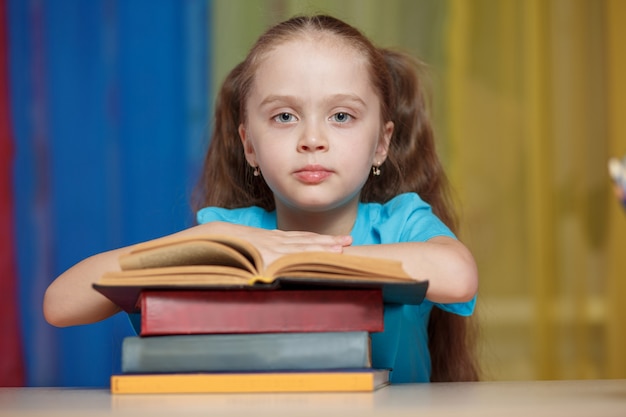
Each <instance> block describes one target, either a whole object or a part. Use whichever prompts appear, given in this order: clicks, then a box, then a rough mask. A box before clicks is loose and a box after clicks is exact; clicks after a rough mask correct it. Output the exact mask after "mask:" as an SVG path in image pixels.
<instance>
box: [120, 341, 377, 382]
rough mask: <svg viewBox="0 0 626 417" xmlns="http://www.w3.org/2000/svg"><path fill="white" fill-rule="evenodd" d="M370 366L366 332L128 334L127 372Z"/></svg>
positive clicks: (124, 368)
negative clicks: (147, 335)
mask: <svg viewBox="0 0 626 417" xmlns="http://www.w3.org/2000/svg"><path fill="white" fill-rule="evenodd" d="M368 367H371V348H370V339H369V333H367V332H328V333H264V334H237V335H178V336H156V337H139V336H128V337H126V338H125V339H124V341H123V343H122V372H124V373H155V372H225V371H228V372H237V371H270V370H304V369H310V370H312V369H341V368H343V369H349V368H368Z"/></svg>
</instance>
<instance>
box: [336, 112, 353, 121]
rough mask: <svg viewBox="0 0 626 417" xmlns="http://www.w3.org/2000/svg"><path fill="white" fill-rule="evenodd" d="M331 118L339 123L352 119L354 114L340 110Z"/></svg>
mask: <svg viewBox="0 0 626 417" xmlns="http://www.w3.org/2000/svg"><path fill="white" fill-rule="evenodd" d="M331 118H332V119H333V121H335V122H337V123H346V122H349V121H350V119H352V116H350V115H349V114H348V113H344V112H339V113H335V114H333V115H332V117H331Z"/></svg>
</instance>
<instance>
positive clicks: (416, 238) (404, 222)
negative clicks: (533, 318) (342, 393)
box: [44, 15, 478, 383]
mask: <svg viewBox="0 0 626 417" xmlns="http://www.w3.org/2000/svg"><path fill="white" fill-rule="evenodd" d="M417 68H418V67H417V65H416V63H415V62H414V61H413V60H412V59H410V58H409V57H407V56H405V55H403V54H400V53H397V52H392V51H390V50H384V49H378V48H376V47H374V46H373V45H372V43H371V42H370V41H369V40H368V39H367V38H365V37H364V36H363V35H362V34H361V33H360V32H359V31H358V30H357V29H355V28H353V27H351V26H349V25H348V24H346V23H344V22H342V21H340V20H337V19H335V18H332V17H329V16H323V15H321V16H312V17H296V18H293V19H290V20H288V21H285V22H283V23H280V24H278V25H276V26H275V27H273V28H271V29H269V30H268V31H267V32H266V33H265V34H263V35H262V36H261V37H260V38H259V39H258V41H257V42H256V44H255V45H254V46H253V47H252V49H251V51H250V53H249V54H248V56H247V58H246V59H245V60H244V61H243V62H242V63H240V64H239V65H238V66H237V67H235V68H234V69H233V70H232V71H231V73H230V74H229V75H228V76H227V78H226V80H225V81H224V83H223V86H222V88H221V91H220V92H219V96H218V100H217V104H216V113H215V119H216V120H215V128H214V131H213V135H212V140H211V144H210V147H209V150H208V153H207V156H206V160H205V163H204V169H203V175H202V178H201V181H200V184H199V187H198V193H197V206H198V207H203V208H201V209H200V210H199V211H198V214H197V219H198V223H199V225H197V226H195V227H192V228H190V229H187V230H184V231H182V232H180V233H179V234H186V235H189V234H200V233H203V234H204V233H217V234H233V235H237V236H239V237H243V238H245V239H247V240H249V241H250V242H252V243H253V244H255V245H256V246H257V247H258V248H259V250H260V251H261V253H262V255H263V258H264V260H265V261H266V262H268V263H269V262H272V261H273V260H275V259H276V258H278V257H280V256H281V255H283V254H285V253H289V252H294V251H320V250H322V251H332V252H343V253H351V254H356V255H364V256H372V257H379V258H392V259H397V260H400V261H401V262H402V265H403V267H404V269H405V270H406V272H407V273H409V275H411V276H412V277H414V278H415V279H427V280H429V282H430V285H429V289H428V292H427V300H426V301H425V302H424V303H422V304H421V305H419V306H403V305H389V306H386V307H385V331H384V332H382V333H376V334H373V335H372V351H373V366H374V367H379V368H391V369H392V370H393V371H392V374H391V381H392V382H395V383H397V382H418V381H419V382H427V381H460V380H476V379H477V369H476V366H475V364H474V361H473V357H472V355H471V349H470V348H469V345H468V344H467V342H468V338H467V337H466V336H467V335H466V322H465V320H464V318H463V317H462V316H469V315H471V314H472V312H473V309H474V303H475V296H476V291H477V281H478V278H477V271H476V265H475V263H474V259H473V257H472V255H471V254H470V252H469V251H468V250H467V248H466V247H465V246H464V245H463V244H461V243H460V242H459V241H458V240H456V238H455V237H454V234H453V233H452V231H451V229H454V226H455V225H454V218H453V214H452V210H451V208H450V206H449V203H448V200H447V194H446V192H447V191H446V180H445V176H444V173H443V171H442V168H441V165H440V162H439V160H438V158H437V155H436V153H435V147H434V139H433V133H432V128H431V125H430V121H429V120H428V117H427V113H426V100H425V97H424V93H423V91H422V88H421V85H420V83H419V79H418V76H417V72H416V70H417ZM431 207H432V210H431ZM433 212H434V213H433ZM437 216H438V217H437ZM130 249H131V248H130V247H129V248H122V249H118V250H114V251H110V252H106V253H102V254H98V255H95V256H93V257H91V258H88V259H86V260H84V261H82V262H80V263H79V264H77V265H75V266H74V267H72V268H71V269H69V270H68V271H66V272H65V273H64V274H62V275H61V276H59V277H58V278H57V279H56V280H55V281H54V282H53V283H52V284H51V285H50V287H49V288H48V290H47V292H46V295H45V298H44V314H45V316H46V319H47V320H48V321H49V322H50V323H51V324H54V325H57V326H67V325H76V324H83V323H90V322H94V321H97V320H102V319H104V318H106V317H109V316H110V315H112V314H114V313H116V312H117V311H119V310H118V308H117V307H116V306H115V305H113V304H112V303H111V302H110V301H108V300H107V299H105V298H104V297H102V296H101V295H99V294H98V293H97V292H96V291H94V290H93V289H92V288H91V284H92V283H93V282H94V281H95V280H97V279H98V278H99V276H100V275H102V273H103V272H105V271H109V270H117V269H119V266H118V264H117V258H118V256H119V255H120V254H122V253H125V252H127V251H129V250H130Z"/></svg>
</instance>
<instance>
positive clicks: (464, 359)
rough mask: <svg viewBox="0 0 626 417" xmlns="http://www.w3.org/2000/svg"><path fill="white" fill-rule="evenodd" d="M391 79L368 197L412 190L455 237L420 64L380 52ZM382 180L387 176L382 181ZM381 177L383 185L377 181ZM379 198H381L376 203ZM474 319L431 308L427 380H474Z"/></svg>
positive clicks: (475, 375) (446, 186) (455, 230)
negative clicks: (381, 156)
mask: <svg viewBox="0 0 626 417" xmlns="http://www.w3.org/2000/svg"><path fill="white" fill-rule="evenodd" d="M381 52H382V54H383V57H384V60H385V63H386V66H387V68H388V70H389V72H390V74H391V78H392V86H393V88H392V90H393V91H392V92H391V94H390V97H391V100H392V102H391V105H390V106H389V107H390V114H389V118H388V119H386V120H393V121H394V124H395V128H394V134H393V137H392V138H391V143H390V148H389V155H388V159H387V161H386V162H385V163H384V164H383V167H382V168H381V169H382V170H383V175H381V176H380V177H376V178H370V180H369V182H370V183H371V184H368V185H369V186H370V193H371V194H369V195H368V198H371V199H373V200H375V201H381V200H382V201H387V200H388V199H389V198H392V197H393V196H395V195H397V194H399V193H403V192H416V193H418V194H419V195H420V197H421V198H422V199H423V200H424V201H426V202H427V203H429V204H430V205H431V207H432V209H433V212H434V213H435V214H436V215H437V216H438V217H439V218H440V219H441V220H442V221H443V222H444V223H445V224H446V225H447V226H448V227H449V228H450V229H451V230H452V231H453V232H455V233H457V218H456V215H455V212H454V210H453V205H452V202H451V199H450V190H449V184H448V180H447V177H446V175H445V172H444V170H443V166H442V164H441V162H440V160H439V157H438V155H437V152H436V149H435V140H434V133H433V128H432V125H431V121H430V115H429V104H430V97H429V95H428V90H427V89H426V88H425V86H424V85H423V81H422V80H424V79H425V77H423V76H420V74H423V72H424V67H423V65H422V64H421V63H420V62H419V61H418V60H416V59H415V58H413V57H411V56H409V55H406V54H403V53H401V52H396V51H392V50H386V49H383V50H381ZM385 177H388V178H385ZM382 178H384V180H383V181H380V182H379V181H378V180H379V179H382ZM378 198H380V199H381V200H377V199H378ZM473 326H474V319H471V318H468V317H462V316H459V315H456V314H452V313H448V312H446V311H443V310H441V309H439V308H437V307H434V308H433V309H432V312H431V314H430V321H429V324H428V335H429V351H430V355H431V364H432V373H431V381H433V382H441V381H476V380H478V379H479V375H478V366H477V363H476V359H475V355H474V353H475V352H474V345H475V328H474V327H473Z"/></svg>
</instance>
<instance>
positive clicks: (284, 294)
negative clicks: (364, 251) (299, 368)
mask: <svg viewBox="0 0 626 417" xmlns="http://www.w3.org/2000/svg"><path fill="white" fill-rule="evenodd" d="M140 305H141V307H140V308H141V312H142V314H141V320H142V322H141V335H142V336H155V335H174V334H223V333H231V334H232V333H273V332H281V333H288V332H302V333H303V332H350V331H367V332H380V331H383V328H384V322H383V301H382V291H381V290H380V289H349V290H337V289H333V290H276V291H250V290H233V291H219V290H218V291H209V290H197V291H176V290H172V291H144V292H142V294H141V300H140Z"/></svg>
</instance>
